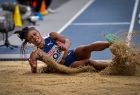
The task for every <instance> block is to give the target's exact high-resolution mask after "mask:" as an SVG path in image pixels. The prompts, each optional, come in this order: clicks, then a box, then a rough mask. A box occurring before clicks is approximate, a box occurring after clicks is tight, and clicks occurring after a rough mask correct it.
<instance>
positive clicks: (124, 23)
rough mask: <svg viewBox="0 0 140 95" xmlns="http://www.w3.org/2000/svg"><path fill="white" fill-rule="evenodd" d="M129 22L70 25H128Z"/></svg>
mask: <svg viewBox="0 0 140 95" xmlns="http://www.w3.org/2000/svg"><path fill="white" fill-rule="evenodd" d="M129 24H130V22H103V23H72V24H71V25H129Z"/></svg>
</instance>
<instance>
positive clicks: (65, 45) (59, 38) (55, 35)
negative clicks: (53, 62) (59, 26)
mask: <svg viewBox="0 0 140 95" xmlns="http://www.w3.org/2000/svg"><path fill="white" fill-rule="evenodd" d="M50 37H51V38H52V39H54V40H55V41H60V42H61V43H63V44H60V48H61V49H63V50H68V49H69V48H70V45H71V42H70V40H69V39H68V38H66V37H64V36H63V35H61V34H58V33H57V32H51V33H50Z"/></svg>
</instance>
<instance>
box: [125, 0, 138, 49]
mask: <svg viewBox="0 0 140 95" xmlns="http://www.w3.org/2000/svg"><path fill="white" fill-rule="evenodd" d="M138 5H139V0H135V5H134V9H133V14H132V18H131V24H130V27H129V31H128V35H127V44H128V46H129V45H130V42H131V38H132V33H133V29H134V24H135V18H136V14H137V9H138Z"/></svg>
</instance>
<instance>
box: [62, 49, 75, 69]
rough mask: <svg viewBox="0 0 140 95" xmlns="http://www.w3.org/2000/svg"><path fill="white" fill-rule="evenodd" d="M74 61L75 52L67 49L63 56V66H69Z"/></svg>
mask: <svg viewBox="0 0 140 95" xmlns="http://www.w3.org/2000/svg"><path fill="white" fill-rule="evenodd" d="M74 61H75V54H74V50H69V51H68V55H67V57H66V58H65V63H64V65H65V66H70V65H71V64H72V63H73V62H74Z"/></svg>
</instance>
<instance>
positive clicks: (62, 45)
mask: <svg viewBox="0 0 140 95" xmlns="http://www.w3.org/2000/svg"><path fill="white" fill-rule="evenodd" d="M57 45H58V48H59V49H61V50H63V51H66V50H67V48H66V46H65V44H63V43H61V42H59V41H57Z"/></svg>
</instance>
